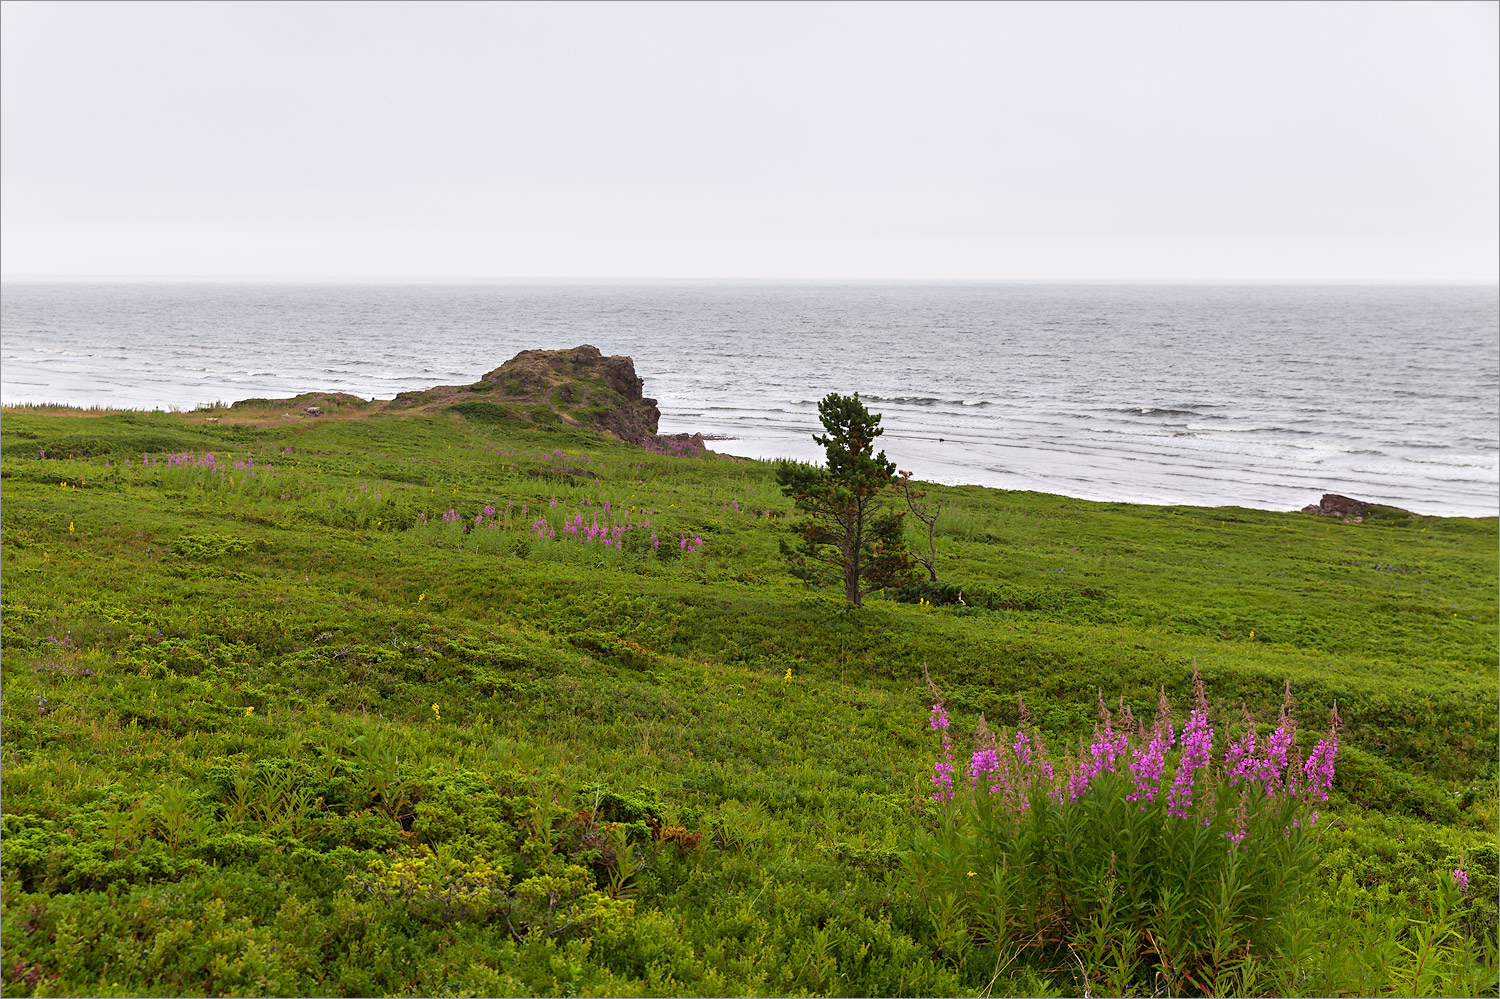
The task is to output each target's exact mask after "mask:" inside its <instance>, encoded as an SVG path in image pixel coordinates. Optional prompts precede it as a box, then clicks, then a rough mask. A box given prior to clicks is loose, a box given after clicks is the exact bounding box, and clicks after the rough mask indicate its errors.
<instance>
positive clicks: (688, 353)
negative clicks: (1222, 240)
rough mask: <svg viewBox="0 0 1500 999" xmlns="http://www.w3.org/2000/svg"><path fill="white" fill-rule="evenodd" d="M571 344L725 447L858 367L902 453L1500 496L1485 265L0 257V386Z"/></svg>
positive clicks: (966, 473)
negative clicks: (108, 265)
mask: <svg viewBox="0 0 1500 999" xmlns="http://www.w3.org/2000/svg"><path fill="white" fill-rule="evenodd" d="M584 343H588V344H593V345H594V346H596V347H598V348H599V349H600V350H601V351H603V352H604V353H606V354H627V355H629V356H630V357H632V358H633V359H634V361H635V367H636V371H637V373H638V374H640V375H641V376H642V377H643V378H644V379H645V383H646V394H647V395H649V396H652V397H654V398H655V399H656V400H657V401H658V404H659V406H660V409H661V412H662V421H661V429H662V431H663V432H667V433H671V432H678V431H687V432H702V433H704V434H705V435H709V436H711V437H713V438H714V441H713V443H712V444H711V446H712V447H713V448H714V450H717V451H720V452H724V453H728V454H735V455H742V456H746V457H753V458H774V457H791V458H797V459H802V460H815V459H817V458H818V457H819V456H820V454H821V451H820V449H819V448H818V446H817V445H816V444H815V443H814V442H813V440H812V434H813V433H815V432H817V431H818V430H819V425H818V416H817V402H818V400H819V399H820V398H822V397H823V396H824V395H826V394H827V393H829V392H839V393H844V394H850V393H858V394H859V396H860V398H861V399H862V400H863V401H864V402H865V404H866V405H867V406H868V407H869V408H870V409H871V410H872V411H874V412H877V413H879V414H880V415H881V419H882V423H881V426H882V427H883V428H884V431H885V432H884V435H883V436H882V437H881V438H880V440H879V443H880V445H881V446H883V448H884V450H885V452H886V454H887V456H888V457H889V458H890V459H891V460H892V461H894V462H895V463H896V465H897V466H898V467H900V468H902V469H909V470H911V471H912V472H913V473H914V475H915V476H916V477H917V478H918V479H926V480H929V481H935V482H944V483H950V484H958V483H976V484H981V485H987V486H998V487H1001V488H1005V489H1028V490H1037V491H1041V492H1047V493H1055V494H1060V495H1063V496H1070V497H1078V498H1082V499H1090V500H1105V501H1126V502H1135V503H1150V504H1169V505H1195V506H1223V505H1231V506H1242V507H1251V508H1261V509H1273V510H1293V509H1298V508H1300V507H1302V506H1304V505H1306V504H1308V503H1315V502H1317V501H1318V499H1319V498H1320V497H1321V496H1322V495H1323V494H1324V493H1327V492H1335V493H1341V494H1344V495H1347V496H1352V497H1355V498H1357V499H1361V500H1366V501H1370V502H1378V503H1386V504H1391V505H1394V506H1398V507H1403V508H1405V509H1409V510H1413V511H1416V512H1419V513H1424V514H1431V515H1446V516H1470V517H1492V516H1495V515H1496V514H1497V511H1500V290H1497V288H1496V287H1494V286H1488V287H1469V286H1464V287H1456V286H1444V287H1397V286H1339V287H1314V286H1284V287H1283V286H1260V285H1234V286H1202V285H1192V286H1163V285H1111V286H1084V285H1059V284H1048V285H1004V284H996V285H957V284H955V285H947V284H942V285H934V284H924V285H901V284H848V285H827V284H722V285H720V284H630V285H581V284H546V285H519V284H490V285H480V284H467V285H410V284H390V285H378V284H326V285H319V284H247V283H236V284H201V283H197V284H144V283H112V284H109V283H101V284H82V283H52V284H49V283H21V282H6V283H4V284H3V285H0V403H3V404H6V405H16V404H22V403H67V404H69V405H74V406H93V407H109V408H133V409H185V410H191V409H193V408H195V407H197V406H200V405H203V404H208V403H214V402H220V401H222V402H233V401H235V400H239V399H244V398H250V397H287V396H292V395H296V394H298V393H301V392H306V391H312V390H327V391H338V392H348V393H352V394H354V395H359V396H364V397H367V398H381V399H387V398H391V397H392V396H394V395H395V394H396V393H397V392H401V391H404V390H407V389H421V388H428V387H430V386H433V385H462V384H467V383H469V382H473V381H475V380H477V379H478V378H479V376H481V375H482V374H484V373H485V372H487V371H489V370H491V369H493V368H495V367H498V366H499V365H500V364H501V363H503V362H504V361H505V360H507V359H508V358H510V357H511V356H512V355H514V354H515V353H516V352H518V351H521V350H525V349H528V348H539V347H540V348H564V347H574V346H577V345H579V344H584Z"/></svg>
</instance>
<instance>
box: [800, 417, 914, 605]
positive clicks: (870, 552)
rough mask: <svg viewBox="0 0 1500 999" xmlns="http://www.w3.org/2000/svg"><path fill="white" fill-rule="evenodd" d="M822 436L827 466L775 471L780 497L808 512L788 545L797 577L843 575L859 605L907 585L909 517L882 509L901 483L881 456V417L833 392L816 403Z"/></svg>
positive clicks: (846, 588)
mask: <svg viewBox="0 0 1500 999" xmlns="http://www.w3.org/2000/svg"><path fill="white" fill-rule="evenodd" d="M818 417H819V419H820V420H821V421H822V423H823V429H824V430H825V431H827V432H826V433H824V434H814V435H813V440H815V441H817V442H818V443H819V444H821V445H823V449H824V452H825V454H826V456H827V463H826V465H825V467H823V468H819V467H818V466H816V465H810V464H807V463H805V462H796V461H783V462H781V463H779V464H778V465H777V468H776V482H777V484H778V485H780V486H781V491H782V492H783V493H784V494H786V495H787V496H789V497H791V499H792V500H793V501H794V502H795V503H796V506H797V509H798V510H801V511H802V512H803V513H805V514H807V517H806V519H804V520H802V521H800V522H798V523H796V524H794V525H792V530H793V531H794V532H795V533H796V534H797V536H798V537H799V538H801V543H800V544H798V545H796V546H795V547H794V546H791V545H788V544H787V543H786V542H785V541H783V542H782V545H781V547H782V552H783V554H785V555H786V556H787V558H788V560H789V561H790V562H791V563H792V572H793V574H794V575H797V576H799V577H801V578H803V579H806V580H808V581H809V582H813V581H816V580H817V579H819V578H820V577H822V576H826V575H828V574H829V571H830V570H832V571H833V572H834V573H836V574H837V575H839V576H841V577H842V579H843V584H844V596H845V597H846V598H847V599H848V601H849V602H850V603H851V604H853V605H854V606H856V607H858V606H860V604H861V603H862V601H863V599H864V596H865V594H867V593H870V592H873V591H875V590H880V589H884V588H886V587H887V586H895V585H899V584H901V583H903V582H906V581H907V579H908V577H909V576H910V575H911V571H912V565H911V558H910V556H909V555H908V553H907V550H906V542H905V539H904V537H903V533H902V518H903V517H904V516H905V514H904V513H903V512H898V511H893V510H887V509H882V508H881V506H880V498H881V496H882V495H883V494H885V493H886V492H888V491H889V489H890V487H891V484H892V482H893V481H894V480H895V474H896V466H895V464H894V463H893V462H890V461H887V460H886V457H885V452H884V451H881V452H880V453H879V454H876V453H875V438H877V437H879V436H880V435H881V434H882V433H883V432H884V431H882V430H881V429H880V416H879V415H878V414H871V413H870V411H869V410H867V409H865V406H864V404H863V403H862V402H860V401H859V393H857V392H856V393H855V394H854V395H852V396H843V395H838V394H837V393H829V395H828V396H827V397H825V398H824V399H823V401H822V402H820V403H818Z"/></svg>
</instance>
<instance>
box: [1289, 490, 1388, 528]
mask: <svg viewBox="0 0 1500 999" xmlns="http://www.w3.org/2000/svg"><path fill="white" fill-rule="evenodd" d="M1302 512H1303V513H1315V514H1317V515H1318V516H1320V517H1328V518H1330V519H1333V520H1341V521H1343V522H1344V523H1346V524H1359V523H1363V521H1364V519H1365V517H1367V516H1369V515H1371V514H1381V515H1383V516H1384V517H1386V518H1390V517H1398V518H1400V517H1406V518H1409V517H1413V516H1415V514H1413V513H1412V512H1411V511H1410V510H1403V509H1401V508H1400V507H1395V506H1385V505H1384V504H1381V503H1366V502H1364V501H1363V500H1357V499H1350V498H1349V497H1348V496H1340V495H1339V494H1338V493H1324V494H1323V498H1322V499H1321V500H1319V501H1318V502H1317V503H1309V504H1308V505H1307V506H1305V507H1303V508H1302Z"/></svg>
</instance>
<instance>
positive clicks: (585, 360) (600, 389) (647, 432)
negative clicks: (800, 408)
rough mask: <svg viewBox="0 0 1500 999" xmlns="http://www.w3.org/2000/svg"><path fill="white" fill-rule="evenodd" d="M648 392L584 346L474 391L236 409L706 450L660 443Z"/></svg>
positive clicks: (621, 361) (537, 356) (532, 359)
mask: <svg viewBox="0 0 1500 999" xmlns="http://www.w3.org/2000/svg"><path fill="white" fill-rule="evenodd" d="M644 388H645V382H644V381H643V380H642V379H641V377H640V376H639V375H637V374H636V373H635V362H634V361H632V360H631V359H630V358H628V357H625V356H623V355H615V356H613V357H606V356H604V354H602V353H600V351H599V348H598V347H594V346H592V345H590V344H582V345H580V346H577V347H574V348H572V349H571V350H523V351H521V352H520V353H519V354H517V355H516V356H515V357H512V358H511V359H510V360H508V361H506V362H505V363H504V364H502V365H500V367H498V368H496V369H495V370H493V371H491V372H489V373H488V374H486V375H485V376H484V377H482V378H480V379H479V381H477V382H475V383H474V384H472V385H438V386H435V387H433V388H430V389H422V390H420V391H414V392H402V393H400V394H399V395H397V396H396V398H394V399H391V400H389V401H387V402H377V401H375V400H368V401H367V400H364V399H359V398H357V397H355V396H351V395H345V394H343V393H327V392H307V393H303V394H302V395H299V396H295V397H294V398H291V399H246V400H244V401H242V402H237V403H235V404H234V406H233V407H232V408H233V410H235V415H236V416H237V417H240V418H243V419H248V420H265V419H275V418H277V417H282V418H285V417H290V416H293V415H295V416H298V417H304V418H305V417H314V416H343V417H347V416H353V415H356V412H355V411H358V415H361V416H364V415H370V414H372V413H375V412H380V411H384V410H390V411H397V412H401V411H405V412H450V413H453V414H455V415H457V416H462V417H463V418H465V419H467V420H473V421H475V422H479V423H519V424H523V425H525V424H531V425H534V426H539V427H546V426H551V427H558V426H565V427H580V428H584V429H588V430H594V431H599V432H602V433H606V434H610V435H613V436H615V437H618V438H620V439H621V440H627V441H630V442H632V443H635V444H640V445H642V446H645V447H650V448H652V449H653V450H661V451H664V452H667V453H673V454H680V453H698V452H699V451H702V450H704V445H703V439H702V438H701V437H692V438H687V437H685V435H678V436H679V437H683V439H682V440H677V439H675V438H671V439H669V438H662V437H658V436H657V433H656V428H657V425H658V424H659V423H660V421H661V410H659V409H657V408H656V400H655V399H648V398H646V396H645V395H644V394H643V391H642V390H643V389H644ZM341 411H342V412H341Z"/></svg>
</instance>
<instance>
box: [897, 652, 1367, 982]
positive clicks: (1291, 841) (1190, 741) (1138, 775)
mask: <svg viewBox="0 0 1500 999" xmlns="http://www.w3.org/2000/svg"><path fill="white" fill-rule="evenodd" d="M930 683H931V681H930V680H929V684H930ZM1194 688H1195V698H1194V703H1193V706H1192V708H1191V710H1190V711H1189V712H1188V715H1187V718H1186V719H1185V720H1184V721H1183V723H1182V724H1181V726H1180V727H1178V726H1177V725H1176V724H1175V723H1174V718H1173V713H1172V709H1171V706H1170V704H1169V703H1168V702H1167V699H1166V696H1165V694H1164V693H1163V695H1162V696H1161V700H1160V703H1159V706H1158V709H1157V712H1156V716H1155V718H1154V719H1153V720H1152V722H1151V724H1150V726H1149V727H1148V726H1146V725H1144V724H1139V723H1137V722H1136V720H1135V719H1134V718H1133V717H1132V716H1131V713H1130V710H1129V709H1128V708H1125V707H1123V706H1122V707H1121V709H1120V711H1119V712H1118V713H1112V712H1111V711H1109V709H1108V708H1106V707H1105V705H1104V702H1103V698H1102V696H1101V698H1100V704H1099V723H1098V726H1097V727H1096V729H1095V732H1094V736H1093V739H1092V741H1091V742H1088V743H1080V744H1079V745H1078V747H1077V748H1076V749H1075V750H1070V751H1069V752H1068V753H1067V754H1065V755H1064V756H1063V757H1062V758H1061V759H1054V757H1053V756H1052V754H1051V753H1050V752H1049V751H1048V748H1047V745H1046V743H1045V741H1044V740H1043V738H1042V734H1041V732H1040V731H1039V730H1038V729H1037V728H1036V727H1035V726H1034V725H1032V724H1031V722H1030V719H1029V716H1028V714H1027V712H1026V709H1025V705H1024V704H1022V705H1021V720H1020V723H1019V725H1018V727H1017V729H1016V730H1015V732H1014V733H1011V732H1009V731H1007V730H1004V729H1002V730H1001V731H1000V732H998V733H996V732H993V731H991V730H990V729H989V727H988V726H987V724H986V722H985V719H984V717H983V715H981V716H980V719H979V724H978V726H977V728H976V730H975V733H974V738H973V747H972V750H971V752H970V753H969V754H968V759H967V761H966V763H965V765H963V766H962V767H956V766H955V763H954V759H953V755H954V748H953V743H952V740H951V737H950V735H949V728H950V723H949V720H948V715H947V711H946V709H945V706H944V703H943V699H942V696H941V694H940V693H939V691H938V688H937V687H936V686H935V685H933V686H932V692H933V703H932V712H931V715H930V719H929V725H930V727H931V729H932V730H933V731H935V732H937V733H938V734H939V735H940V736H941V738H942V745H943V755H942V756H941V757H940V758H939V759H938V761H937V762H936V764H935V768H934V772H933V775H932V778H931V782H932V785H933V791H932V792H931V798H932V799H933V800H934V801H936V802H937V803H938V805H939V815H938V821H937V823H936V828H935V830H933V831H931V832H929V833H928V834H926V840H925V842H923V843H921V844H919V848H918V850H917V851H916V855H917V856H919V857H923V858H925V860H924V861H922V862H919V863H920V865H921V870H920V871H919V873H918V877H917V888H918V892H919V894H920V895H921V897H922V899H923V901H924V902H926V903H927V908H928V911H929V913H930V914H931V916H932V921H933V924H934V929H935V935H936V936H937V943H938V946H939V948H940V950H941V951H946V952H948V957H949V958H950V960H953V961H955V962H960V963H961V962H963V961H964V960H965V953H964V952H965V951H966V950H967V949H969V947H971V946H972V945H973V944H974V943H976V942H978V943H984V944H988V945H989V947H990V948H992V949H993V950H994V951H995V952H996V953H997V954H1001V955H1003V954H1006V953H1010V954H1012V955H1015V954H1019V953H1020V952H1022V951H1027V950H1034V951H1036V952H1037V953H1054V954H1056V953H1061V954H1064V955H1066V956H1067V959H1068V960H1070V961H1071V962H1073V963H1074V964H1076V965H1077V967H1078V971H1079V972H1081V974H1082V975H1083V976H1084V977H1085V978H1086V979H1087V980H1088V983H1089V985H1090V987H1091V988H1094V989H1099V990H1103V991H1108V992H1111V993H1114V994H1125V993H1130V992H1133V991H1137V990H1141V989H1144V990H1145V991H1148V992H1151V991H1155V990H1156V989H1157V988H1159V987H1163V986H1164V987H1166V988H1167V989H1168V990H1169V991H1170V992H1172V993H1174V994H1175V993H1177V992H1179V991H1183V990H1187V991H1193V992H1208V993H1212V994H1215V995H1224V994H1228V993H1231V992H1233V993H1243V992H1253V991H1256V986H1255V985H1254V984H1253V982H1252V979H1253V978H1254V977H1255V976H1256V975H1257V974H1258V973H1259V970H1260V969H1261V968H1262V967H1263V966H1264V964H1265V963H1266V962H1268V961H1270V959H1271V958H1273V957H1278V956H1280V957H1282V958H1284V957H1287V956H1295V954H1294V952H1295V951H1296V950H1297V948H1299V947H1306V946H1310V941H1307V940H1305V939H1302V937H1303V936H1304V935H1305V934H1302V933H1301V932H1300V929H1301V927H1300V924H1299V923H1298V921H1297V919H1296V918H1295V910H1296V903H1297V902H1298V900H1299V898H1300V897H1301V895H1302V893H1303V892H1304V891H1305V890H1306V888H1307V885H1308V883H1309V877H1310V875H1311V874H1312V873H1313V870H1314V868H1315V866H1316V865H1315V858H1314V850H1313V847H1314V841H1313V837H1312V830H1313V826H1314V824H1315V823H1316V822H1317V819H1318V805H1319V804H1320V803H1321V802H1324V801H1326V800H1327V799H1328V791H1329V788H1330V786H1331V784H1332V781H1333V775H1334V766H1335V761H1336V758H1337V755H1338V733H1339V725H1340V720H1339V717H1338V711H1337V707H1335V708H1334V710H1333V712H1332V713H1331V717H1330V719H1329V725H1328V730H1327V732H1326V734H1325V735H1324V736H1323V738H1322V739H1321V740H1319V741H1318V742H1317V744H1316V746H1315V747H1314V748H1313V749H1312V750H1311V751H1310V752H1308V753H1307V754H1306V755H1305V756H1304V755H1303V754H1302V752H1301V750H1300V748H1299V743H1298V740H1297V733H1296V720H1295V717H1294V714H1293V710H1292V708H1293V706H1292V700H1291V689H1290V686H1288V688H1287V693H1286V700H1285V702H1284V703H1283V705H1282V710H1281V716H1280V719H1279V722H1278V724H1277V726H1276V728H1275V729H1274V731H1272V732H1271V733H1270V734H1269V735H1268V736H1264V737H1263V736H1262V735H1261V733H1260V732H1259V731H1258V730H1257V728H1256V726H1255V724H1254V722H1252V721H1251V720H1250V718H1249V715H1248V713H1247V715H1246V718H1245V722H1244V725H1243V727H1242V729H1241V731H1239V732H1238V734H1237V735H1235V736H1234V737H1233V738H1230V737H1229V733H1228V732H1227V731H1226V730H1225V727H1220V728H1218V729H1216V728H1215V725H1214V723H1213V721H1212V719H1211V717H1210V712H1209V709H1208V704H1207V700H1206V697H1205V693H1204V688H1203V684H1202V681H1201V680H1199V679H1198V678H1197V677H1196V676H1195V678H1194Z"/></svg>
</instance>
